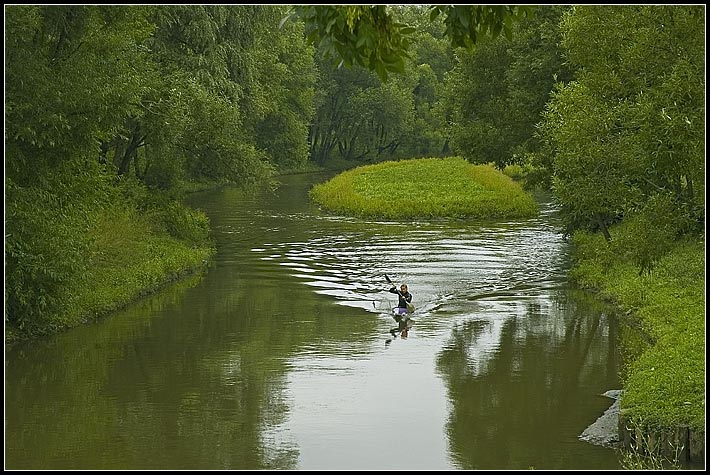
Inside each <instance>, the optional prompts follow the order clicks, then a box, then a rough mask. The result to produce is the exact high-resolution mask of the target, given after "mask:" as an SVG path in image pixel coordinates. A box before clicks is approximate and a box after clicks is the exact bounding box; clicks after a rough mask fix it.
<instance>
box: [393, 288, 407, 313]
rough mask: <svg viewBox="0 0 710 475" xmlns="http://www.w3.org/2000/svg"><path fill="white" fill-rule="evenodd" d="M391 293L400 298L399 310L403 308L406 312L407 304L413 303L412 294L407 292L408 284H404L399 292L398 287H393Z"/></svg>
mask: <svg viewBox="0 0 710 475" xmlns="http://www.w3.org/2000/svg"><path fill="white" fill-rule="evenodd" d="M390 292H391V293H393V294H397V295H398V296H399V303H397V308H403V309H405V311H406V309H407V303H411V302H412V294H410V293H409V291H408V290H407V284H402V286H401V287H400V288H399V290H397V286H392V288H391V289H390ZM402 313H404V312H402Z"/></svg>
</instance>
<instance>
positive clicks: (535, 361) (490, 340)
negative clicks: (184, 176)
mask: <svg viewBox="0 0 710 475" xmlns="http://www.w3.org/2000/svg"><path fill="white" fill-rule="evenodd" d="M323 179H325V177H324V176H318V175H299V176H292V177H287V178H284V183H283V184H282V186H281V187H280V188H279V189H278V190H277V192H276V193H263V192H249V193H247V192H243V191H238V190H235V189H223V190H220V191H213V192H208V193H202V194H199V195H196V196H193V197H192V202H193V204H194V205H196V206H198V207H200V208H202V209H204V210H205V211H206V212H207V213H208V215H209V216H210V219H211V222H212V225H213V228H214V232H215V236H216V239H217V244H218V249H219V250H218V254H217V256H216V258H215V261H214V262H213V263H212V264H211V265H210V267H209V269H208V271H207V273H205V274H204V275H202V276H195V277H193V278H192V279H190V280H188V281H185V282H182V283H180V284H178V285H175V286H172V287H170V288H169V289H166V290H165V291H163V292H161V293H160V294H158V295H155V296H153V297H150V298H148V299H146V300H144V301H141V302H139V303H137V304H135V305H132V306H131V307H130V308H127V309H125V310H124V311H121V312H118V313H116V314H114V315H112V316H110V317H107V318H105V319H103V320H101V321H100V322H97V323H95V324H91V325H87V326H85V327H83V328H78V329H76V330H73V331H71V332H68V333H65V334H62V335H58V336H56V337H53V338H51V339H47V340H43V341H40V342H33V343H31V344H19V345H16V346H14V347H12V348H11V349H10V350H8V351H6V359H5V457H6V458H5V463H6V468H8V469H99V470H101V469H185V470H187V469H336V470H356V469H367V470H417V469H421V470H426V469H528V468H535V469H560V470H561V469H590V470H591V469H618V468H620V465H619V461H618V457H617V454H616V453H615V452H614V451H613V450H612V449H608V448H603V447H599V446H594V445H591V444H589V443H587V442H583V441H580V440H579V439H578V436H579V435H580V434H581V433H582V431H583V430H584V429H585V428H586V427H587V426H588V425H589V424H591V423H592V422H594V421H595V420H596V418H597V417H599V416H600V415H601V414H602V413H603V412H604V410H606V409H607V407H608V406H609V405H610V404H611V402H612V401H611V400H610V399H607V398H605V397H603V396H600V394H601V393H603V392H605V391H607V390H608V389H618V388H619V381H618V376H617V373H618V366H619V364H620V362H619V357H618V354H617V353H618V351H617V323H616V321H615V320H614V318H612V316H611V315H610V314H609V312H608V309H606V308H605V307H604V306H603V305H601V304H600V303H599V302H597V301H595V300H594V299H592V298H590V297H589V296H587V295H586V294H584V293H581V292H578V291H574V290H570V289H569V288H568V284H567V279H566V272H567V266H568V263H567V253H568V247H567V246H568V245H567V243H566V242H565V241H564V240H563V238H562V236H561V235H560V234H559V233H558V231H557V225H556V223H555V221H554V216H553V215H552V210H551V208H550V206H549V204H546V203H542V209H543V213H542V214H541V216H540V217H538V218H535V219H530V220H524V221H515V222H490V223H477V222H471V221H455V222H426V221H422V222H406V223H405V222H401V223H392V222H376V221H363V220H358V219H346V218H339V217H333V216H329V215H327V214H325V213H322V212H320V211H319V210H318V209H317V208H316V207H315V206H313V205H312V204H310V203H309V201H308V199H307V194H306V191H307V189H308V187H309V186H310V184H312V183H314V182H316V181H320V180H323ZM393 206H394V204H393ZM385 274H387V275H388V276H389V277H390V278H391V279H392V280H393V281H395V282H396V283H397V284H399V283H402V282H406V283H407V284H408V285H409V290H410V292H412V294H413V295H414V301H413V303H414V304H415V305H416V306H417V310H416V312H415V313H414V314H413V315H412V317H413V319H414V320H415V324H414V326H413V327H412V328H411V330H410V331H409V334H408V335H407V337H406V338H403V337H402V336H401V335H400V334H398V333H395V334H394V336H393V335H392V334H390V332H389V330H390V329H392V328H393V327H396V326H397V325H396V323H395V322H394V320H393V319H392V317H391V316H390V314H389V307H390V306H391V305H394V304H396V296H395V295H393V294H389V293H388V292H387V289H388V288H389V285H388V284H387V282H386V280H385V277H384V275H385Z"/></svg>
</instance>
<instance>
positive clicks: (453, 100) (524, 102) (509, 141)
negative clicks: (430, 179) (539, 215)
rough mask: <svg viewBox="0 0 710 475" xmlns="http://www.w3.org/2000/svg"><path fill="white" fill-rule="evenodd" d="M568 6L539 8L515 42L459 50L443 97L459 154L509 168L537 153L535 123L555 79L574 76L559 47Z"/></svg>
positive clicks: (517, 32)
mask: <svg viewBox="0 0 710 475" xmlns="http://www.w3.org/2000/svg"><path fill="white" fill-rule="evenodd" d="M565 8H567V7H560V6H540V7H537V9H536V11H535V17H534V18H532V19H530V20H528V21H525V22H521V23H519V24H517V25H515V27H514V35H513V36H512V40H509V39H507V38H502V37H498V38H497V39H494V40H490V41H481V42H479V44H478V45H477V47H476V48H475V49H474V50H465V49H459V50H457V54H456V58H457V63H456V66H455V67H454V68H453V70H452V71H451V73H450V74H449V75H448V76H447V79H446V83H445V88H444V91H445V93H444V95H443V98H442V107H443V109H444V112H445V115H446V117H447V119H448V124H449V134H450V138H451V147H452V149H453V151H454V152H455V153H456V154H458V155H461V156H463V157H465V158H466V159H468V160H470V161H472V162H474V163H488V162H493V163H495V164H496V165H497V166H498V167H499V168H503V167H505V166H506V165H508V164H512V163H521V162H523V161H525V156H526V154H528V153H530V152H532V151H534V150H536V149H537V146H538V144H537V141H536V139H535V137H534V132H535V124H536V123H537V122H538V121H539V120H540V114H541V112H542V111H543V109H544V106H545V103H546V102H547V100H548V98H549V95H550V92H551V90H552V89H553V87H554V84H555V78H557V80H558V81H565V80H569V77H570V73H569V71H568V69H567V68H566V67H565V66H564V65H563V64H562V61H563V59H562V56H561V51H560V49H559V47H558V43H559V41H560V30H559V26H558V25H559V22H560V18H561V16H562V13H563V11H564V9H565Z"/></svg>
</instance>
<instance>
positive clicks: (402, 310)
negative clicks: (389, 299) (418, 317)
mask: <svg viewBox="0 0 710 475" xmlns="http://www.w3.org/2000/svg"><path fill="white" fill-rule="evenodd" d="M408 313H410V312H408V311H407V309H406V308H403V307H394V308H393V309H392V314H393V315H395V316H402V315H406V314H408Z"/></svg>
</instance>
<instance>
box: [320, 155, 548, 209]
mask: <svg viewBox="0 0 710 475" xmlns="http://www.w3.org/2000/svg"><path fill="white" fill-rule="evenodd" d="M310 196H311V198H312V199H313V200H314V201H316V202H317V203H319V204H320V205H321V206H323V207H324V208H326V209H328V210H330V211H333V212H336V213H343V214H347V215H354V216H359V217H371V218H385V219H411V218H436V217H454V218H464V217H467V218H504V217H505V218H510V217H529V216H534V215H535V214H536V213H537V211H538V209H537V204H536V203H535V201H534V200H533V198H532V197H531V196H530V195H528V194H527V193H526V192H525V191H523V189H522V188H521V187H520V185H518V184H517V183H515V182H514V181H513V180H512V179H510V178H509V177H508V176H506V175H504V174H502V173H501V172H499V171H497V170H495V169H494V168H493V167H492V166H489V165H471V164H470V163H468V162H466V161H465V160H463V159H462V158H460V157H450V158H420V159H412V160H401V161H396V162H393V161H390V162H384V163H379V164H375V165H365V166H361V167H358V168H355V169H352V170H348V171H346V172H343V173H341V174H339V175H337V176H335V177H334V178H332V179H330V180H329V181H327V182H326V183H321V184H318V185H316V186H314V187H313V188H312V189H311V191H310Z"/></svg>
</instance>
